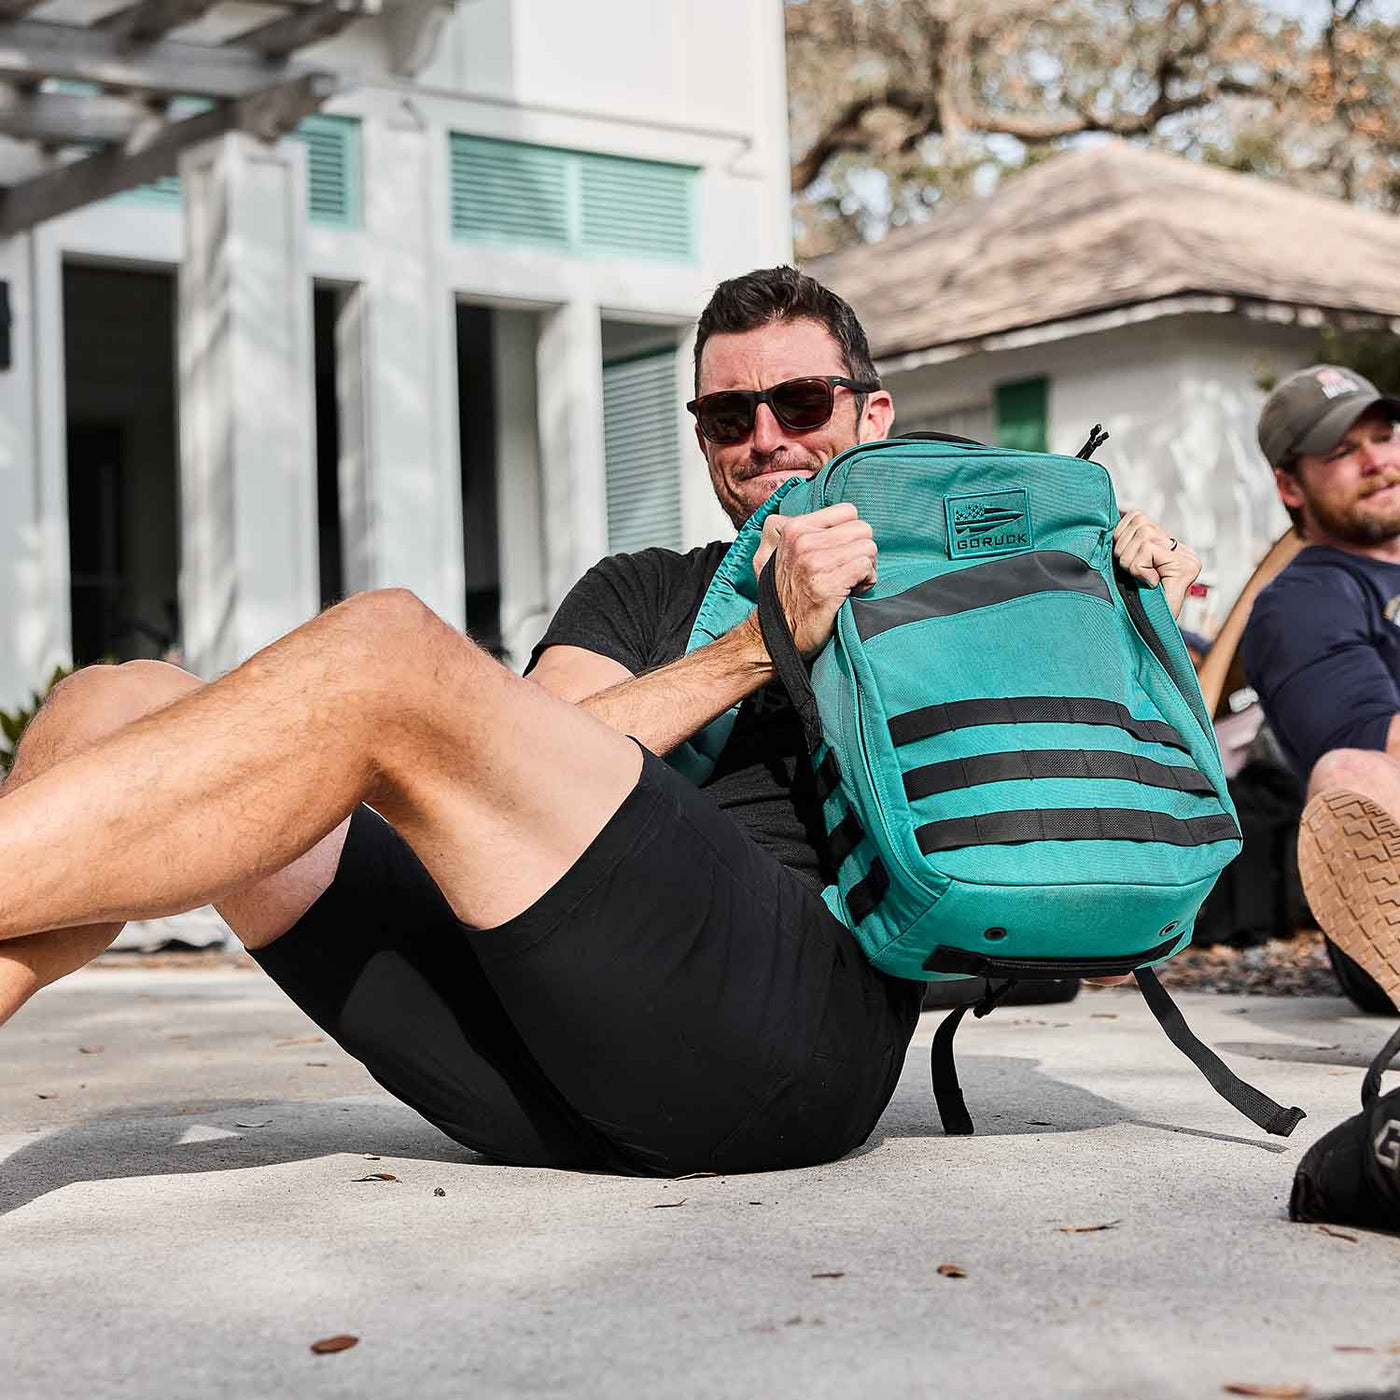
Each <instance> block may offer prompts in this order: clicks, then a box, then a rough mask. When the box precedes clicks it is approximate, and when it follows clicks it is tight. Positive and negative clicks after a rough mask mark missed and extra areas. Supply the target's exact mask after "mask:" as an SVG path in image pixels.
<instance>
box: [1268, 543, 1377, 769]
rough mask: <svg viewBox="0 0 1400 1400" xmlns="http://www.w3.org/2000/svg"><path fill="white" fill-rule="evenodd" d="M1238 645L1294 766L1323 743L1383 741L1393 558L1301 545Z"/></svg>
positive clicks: (1307, 762)
mask: <svg viewBox="0 0 1400 1400" xmlns="http://www.w3.org/2000/svg"><path fill="white" fill-rule="evenodd" d="M1243 655H1244V666H1245V673H1246V675H1248V677H1249V683H1250V685H1252V686H1253V687H1254V689H1255V690H1256V691H1258V692H1259V699H1260V702H1261V703H1262V704H1263V706H1264V714H1265V715H1266V716H1267V718H1268V721H1269V726H1270V728H1271V729H1272V730H1273V731H1274V734H1275V736H1276V737H1277V739H1278V740H1279V742H1280V743H1281V744H1282V745H1283V748H1284V752H1285V753H1286V754H1287V755H1288V757H1289V759H1290V760H1291V761H1292V763H1293V766H1294V768H1296V769H1297V771H1298V774H1299V776H1301V777H1306V776H1307V774H1308V772H1309V771H1310V770H1311V768H1312V766H1313V764H1314V763H1316V762H1317V760H1318V759H1319V758H1321V757H1322V755H1323V754H1324V753H1326V752H1327V751H1328V750H1329V749H1342V748H1346V749H1377V750H1383V749H1384V748H1385V741H1386V735H1387V733H1388V732H1389V729H1390V721H1391V717H1392V716H1393V715H1395V714H1396V713H1397V712H1398V711H1400V564H1387V563H1385V562H1383V561H1382V560H1379V559H1368V558H1364V557H1363V556H1361V555H1359V554H1348V553H1346V552H1345V551H1344V550H1340V549H1332V548H1331V547H1330V546H1327V545H1309V546H1308V547H1307V548H1306V549H1304V550H1302V551H1301V552H1300V553H1299V554H1298V555H1297V556H1296V557H1295V558H1294V559H1293V560H1292V561H1291V562H1290V563H1289V565H1288V567H1287V568H1285V569H1284V570H1283V572H1282V573H1281V574H1279V576H1278V577H1277V578H1276V579H1275V580H1274V581H1273V582H1272V583H1271V584H1270V585H1269V586H1268V587H1267V588H1266V589H1264V591H1263V592H1262V593H1260V595H1259V597H1258V598H1257V599H1256V600H1255V603H1254V607H1253V609H1252V610H1251V612H1250V615H1249V625H1248V627H1246V629H1245V634H1244V642H1243Z"/></svg>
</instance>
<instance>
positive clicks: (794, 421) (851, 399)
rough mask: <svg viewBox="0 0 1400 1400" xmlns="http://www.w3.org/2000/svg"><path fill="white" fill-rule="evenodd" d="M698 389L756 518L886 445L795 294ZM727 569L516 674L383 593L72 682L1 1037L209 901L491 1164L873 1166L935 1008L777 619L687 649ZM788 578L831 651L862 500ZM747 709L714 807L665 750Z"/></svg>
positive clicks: (746, 314)
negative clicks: (786, 696)
mask: <svg viewBox="0 0 1400 1400" xmlns="http://www.w3.org/2000/svg"><path fill="white" fill-rule="evenodd" d="M696 366H697V376H696V388H697V394H698V397H697V399H696V401H695V403H694V404H693V405H692V409H693V411H694V412H695V415H696V419H697V425H698V432H699V441H700V446H701V448H702V450H703V452H704V455H705V458H706V460H707V463H708V465H709V471H710V479H711V482H712V484H713V486H714V490H715V494H716V496H717V497H718V499H719V501H720V503H721V505H722V506H723V507H724V509H725V511H726V513H727V514H728V515H729V518H730V519H731V520H732V521H733V522H734V523H735V525H736V526H737V525H739V524H741V523H742V522H743V521H744V520H745V519H747V518H748V516H749V515H750V514H751V513H752V512H753V510H754V509H755V508H756V507H757V506H758V505H760V504H761V503H762V502H763V501H765V500H766V499H767V498H768V496H769V495H771V494H772V492H773V491H774V490H775V489H776V488H777V486H778V485H779V484H780V483H781V482H782V481H783V480H785V479H787V478H788V477H790V476H794V475H796V476H808V477H809V476H811V475H813V474H815V473H816V471H818V470H819V469H820V467H821V466H822V465H823V464H824V463H825V462H827V461H829V460H830V459H831V458H832V457H833V456H835V455H836V454H837V453H838V452H840V451H842V450H843V449H845V448H847V447H850V446H852V445H853V444H854V443H856V442H859V441H862V440H868V439H871V438H879V437H883V436H885V434H886V433H887V432H888V431H889V428H890V425H891V422H892V419H893V405H892V403H891V400H890V396H889V394H888V393H887V392H885V390H884V389H882V388H881V387H880V384H879V379H878V377H877V376H876V374H875V370H874V366H873V365H872V364H871V361H870V354H869V349H868V347H867V344H866V339H865V335H864V332H863V331H862V330H861V328H860V325H859V323H858V322H857V321H856V319H855V316H854V315H853V313H852V312H851V310H850V308H849V307H848V306H847V305H846V304H845V303H844V302H842V301H841V300H840V299H839V298H838V297H836V296H834V295H833V294H832V293H830V292H829V291H827V290H826V289H825V288H822V287H821V286H819V285H818V284H817V283H815V282H813V281H812V280H811V279H810V278H807V277H804V276H802V275H800V274H799V273H797V272H795V271H794V270H793V269H791V268H776V269H772V270H769V271H764V272H756V273H752V274H750V275H748V276H747V277H741V278H737V279H735V280H733V281H731V282H727V283H725V284H723V285H722V286H721V287H720V288H719V289H718V290H717V291H716V293H715V295H714V298H713V299H712V301H711V303H710V305H709V307H708V308H707V309H706V311H705V313H704V315H703V316H702V317H701V320H700V324H699V327H698V331H697V341H696ZM794 381H796V382H794ZM1174 543H1175V542H1174V541H1169V540H1168V539H1167V538H1166V536H1165V535H1164V533H1163V532H1162V531H1161V530H1160V528H1159V527H1157V526H1156V525H1154V524H1153V523H1152V522H1151V521H1148V520H1147V519H1146V518H1145V517H1143V516H1141V515H1140V514H1138V513H1136V512H1134V513H1131V514H1129V515H1127V516H1125V517H1124V519H1123V520H1122V521H1121V522H1120V524H1119V527H1118V531H1117V544H1116V553H1117V555H1118V557H1119V558H1120V560H1121V561H1122V562H1123V564H1124V566H1125V567H1127V568H1130V569H1131V570H1133V571H1134V572H1135V573H1137V574H1139V575H1140V576H1141V577H1143V578H1144V579H1145V580H1147V581H1148V582H1150V583H1153V584H1155V583H1157V582H1159V581H1160V582H1161V583H1162V584H1163V586H1164V587H1165V588H1166V589H1167V590H1168V593H1169V596H1170V597H1171V598H1172V601H1173V604H1174V606H1179V605H1180V600H1181V597H1182V596H1184V593H1185V590H1186V587H1187V586H1188V585H1189V583H1190V582H1191V580H1192V579H1193V578H1194V577H1195V573H1196V570H1197V568H1198V567H1199V566H1198V565H1196V564H1195V561H1194V556H1192V555H1191V554H1190V553H1189V551H1187V550H1186V549H1184V548H1181V549H1174V548H1173V545H1174ZM723 550H724V546H723V545H720V544H715V545H710V546H707V547H705V548H703V549H699V550H695V551H692V552H691V553H690V554H686V555H677V554H673V553H670V552H668V551H664V550H648V551H644V552H643V553H641V554H637V555H630V556H621V557H617V558H613V559H608V560H605V561H603V563H601V564H599V565H598V566H597V567H596V568H595V569H593V570H592V571H591V572H590V573H589V574H588V575H587V576H586V577H585V578H584V579H583V580H582V581H581V582H580V583H579V585H578V586H577V588H576V589H575V590H574V591H573V593H571V594H570V596H569V598H568V599H567V600H566V601H565V603H564V606H563V607H562V608H561V609H560V612H559V615H558V616H557V617H556V618H555V619H554V622H553V623H552V624H551V627H550V629H549V632H548V633H547V635H546V636H545V638H544V640H543V641H542V642H541V643H540V646H539V647H538V648H537V649H536V652H535V656H534V658H532V660H533V663H534V664H533V670H532V672H531V675H530V678H529V679H528V680H526V679H521V678H520V677H517V676H514V675H512V674H511V673H510V672H509V671H507V670H505V669H504V668H503V667H501V666H499V665H497V664H496V663H494V662H493V661H492V660H491V659H490V658H489V657H487V656H486V655H485V654H484V653H483V652H482V651H481V650H480V649H479V648H478V647H476V646H474V645H473V644H472V643H471V642H470V641H469V640H467V639H465V638H463V637H461V636H460V635H459V634H457V633H455V632H454V631H452V629H450V628H449V627H447V626H445V625H444V624H443V623H442V622H441V621H439V620H438V619H437V618H436V617H435V616H433V615H432V614H431V613H430V612H428V610H427V609H425V608H424V607H423V606H422V605H421V604H419V603H418V602H417V601H416V600H415V599H413V598H412V597H411V596H410V595H408V594H405V593H402V592H395V591H388V592H382V593H370V594H364V595H360V596H358V597H354V598H351V599H348V600H347V601H346V602H344V603H341V604H340V605H339V606H337V607H334V608H332V609H330V610H329V611H327V612H325V613H323V614H322V615H321V616H320V617H318V618H316V619H315V620H313V621H312V622H309V623H307V624H306V625H305V626H304V627H301V628H299V629H297V630H296V631H295V632H293V633H291V634H289V635H288V636H287V637H284V638H283V639H282V640H280V641H278V642H276V643H274V644H273V645H272V646H270V647H268V648H267V649H266V650H264V651H262V652H260V653H259V654H258V655H257V656H255V657H253V658H252V659H251V660H250V661H248V662H246V663H245V664H244V665H243V666H241V667H239V668H238V669H237V670H235V671H233V672H232V673H230V674H229V675H228V676H225V677H224V678H222V679H221V680H219V681H217V682H214V683H213V684H210V685H203V684H201V683H200V682H199V681H198V680H197V679H195V678H194V677H190V676H186V675H184V674H183V673H181V672H178V671H175V670H174V669H173V668H168V667H162V666H160V665H159V664H157V663H144V664H142V663H128V664H127V665H126V666H122V667H117V668H97V669H93V670H89V671H85V672H81V673H79V675H77V676H75V677H73V678H72V679H71V680H69V681H67V682H65V683H64V685H63V686H61V687H60V688H59V690H58V691H57V693H56V694H55V696H54V698H53V699H52V700H51V701H50V703H49V704H48V705H47V706H46V707H45V708H44V710H43V711H42V712H41V713H40V715H39V716H38V717H37V718H36V720H35V721H34V724H33V726H32V727H31V731H30V733H28V734H27V735H26V736H25V740H24V743H23V744H22V746H21V750H20V755H19V760H18V763H17V765H16V767H15V770H14V773H13V775H12V778H11V781H10V784H9V785H8V786H7V788H6V789H5V791H4V795H3V797H0V852H3V855H2V856H0V862H2V863H3V864H0V1019H3V1018H4V1016H5V1015H7V1014H9V1013H10V1012H12V1011H13V1010H14V1009H15V1007H16V1006H18V1005H19V1003H20V1002H21V1001H23V999H24V998H25V997H26V996H27V995H29V994H30V992H32V991H33V989H34V988H35V987H37V986H38V985H40V984H42V983H45V982H48V981H52V980H53V979H54V978H55V977H57V976H60V975H62V974H63V973H64V972H66V971H69V970H71V969H72V968H75V967H77V966H80V965H81V963H82V962H83V961H85V960H86V959H88V958H91V957H92V956H94V955H95V954H96V953H97V952H98V951H99V950H100V949H101V948H102V947H104V946H105V945H106V943H107V942H108V941H109V940H110V939H111V938H112V937H113V936H114V934H115V931H116V930H117V929H118V928H119V927H120V921H121V920H123V919H128V918H136V917H142V916H148V915H154V914H162V913H168V912H171V911H173V910H177V909H185V908H190V907H192V906H197V905H200V904H203V903H206V902H214V903H215V904H216V905H217V907H218V909H219V911H220V913H221V914H222V915H223V917H224V918H225V919H226V920H227V921H228V922H229V924H230V925H231V926H232V928H233V929H234V931H235V932H236V933H237V934H238V936H239V937H240V938H241V939H242V941H243V943H244V945H245V946H246V947H247V948H248V949H249V950H250V951H251V952H252V953H253V955H254V957H255V958H256V959H257V960H258V961H259V962H260V963H261V964H262V966H263V967H264V968H265V969H266V970H267V971H268V972H269V973H270V974H271V976H272V977H273V978H274V979H275V980H276V981H277V982H278V983H279V984H280V985H281V986H282V987H283V988H285V989H286V990H287V992H288V993H289V994H290V995H291V996H292V997H293V999H294V1000H295V1001H296V1002H297V1003H298V1005H300V1006H301V1007H303V1009H305V1010H306V1011H307V1012H308V1013H309V1014H310V1015H311V1016H312V1017H314V1018H315V1020H316V1021H317V1022H318V1024H320V1025H321V1026H322V1027H323V1028H324V1029H325V1030H326V1032H327V1033H328V1034H329V1035H331V1036H332V1037H333V1038H334V1039H336V1040H337V1041H338V1042H339V1043H340V1044H341V1045H342V1046H344V1047H345V1048H346V1049H347V1050H348V1051H349V1052H350V1053H351V1054H353V1055H356V1056H357V1057H359V1058H360V1059H361V1060H362V1061H363V1062H364V1063H365V1064H366V1065H367V1066H368V1067H369V1069H370V1070H371V1072H372V1073H373V1074H374V1075H375V1076H376V1078H378V1079H379V1080H380V1082H381V1083H383V1084H384V1085H385V1086H386V1087H387V1088H388V1089H389V1090H390V1091H391V1092H392V1093H394V1094H396V1095H397V1096H398V1097H400V1098H401V1099H403V1100H404V1101H405V1102H407V1103H409V1104H410V1105H412V1106H413V1107H414V1108H416V1109H417V1110H418V1111H419V1112H420V1113H422V1114H423V1115H424V1116H425V1117H427V1118H428V1119H430V1120H431V1121H432V1122H434V1123H436V1124H437V1125H438V1126H439V1127H441V1128H442V1129H443V1130H444V1131H445V1132H447V1133H449V1134H450V1135H451V1136H453V1137H454V1138H456V1139H457V1140H458V1141H460V1142H462V1143H465V1144H466V1145H468V1146H470V1147H473V1148H476V1149H478V1150H480V1151H482V1152H484V1153H487V1154H489V1155H491V1156H493V1157H496V1158H498V1159H501V1160H504V1161H508V1162H517V1163H534V1164H540V1165H550V1166H572V1167H591V1168H602V1169H607V1170H613V1171H623V1172H637V1173H658V1174H676V1173H680V1172H686V1171H694V1170H713V1171H722V1172H727V1171H740V1170H753V1169H771V1168H776V1167H783V1166H796V1165H802V1164H807V1163H812V1162H817V1161H823V1160H828V1159H831V1158H834V1157H837V1156H840V1155H841V1154H843V1153H845V1152H847V1151H849V1150H850V1149H851V1148H853V1147H855V1146H857V1145H858V1144H859V1143H860V1142H862V1141H863V1140H864V1139H865V1137H866V1136H867V1135H868V1134H869V1132H870V1131H871V1129H872V1128H873V1126H874V1124H875V1121H876V1119H877V1118H878V1117H879V1115H880V1113H881V1112H882V1110H883V1109H884V1106H885V1104H886V1103H887V1101H888V1100H889V1097H890V1095H891V1093H892V1092H893V1088H894V1085H895V1082H896V1080H897V1078H898V1076H899V1072H900V1069H901V1067H902V1064H903V1060H904V1051H905V1048H906V1046H907V1043H908V1040H909V1037H910V1035H911V1033H912V1031H913V1028H914V1024H915V1021H916V1018H917V1016H918V1012H919V1000H920V996H921V994H922V991H923V987H922V984H921V983H915V982H908V981H901V980H898V979H893V978H889V977H886V976H884V975H883V974H881V973H879V972H877V971H875V970H874V969H873V968H872V967H871V966H870V965H869V964H868V963H867V962H866V961H865V959H864V958H863V957H862V956H861V954H860V952H859V950H858V948H857V946H856V944H855V942H854V940H853V939H852V938H851V936H850V935H849V933H848V932H847V931H846V929H845V928H844V927H842V926H841V925H840V924H839V923H838V922H837V921H836V920H835V919H834V918H833V917H832V916H831V914H830V913H829V912H828V911H827V909H826V906H825V905H824V904H823V903H822V901H821V899H820V898H819V895H818V891H819V889H820V888H821V886H822V884H823V883H824V872H823V864H824V837H823V833H822V831H821V827H820V822H819V820H818V817H817V810H816V803H815V799H814V796H813V793H812V787H811V783H812V777H811V774H810V772H809V770H808V767H807V764H806V760H805V754H804V751H803V746H802V740H801V732H800V728H799V726H798V725H797V723H796V721H795V719H794V717H793V716H792V715H791V713H790V711H788V710H787V709H786V707H784V706H783V705H781V704H778V703H775V702H774V697H773V696H772V695H771V692H768V691H765V690H764V687H765V686H766V685H767V683H768V682H769V681H770V680H771V679H772V675H773V672H772V667H771V665H770V663H769V660H768V656H767V653H766V651H765V650H764V647H763V642H762V637H761V634H760V632H759V629H758V627H757V625H756V620H755V619H754V618H753V617H752V616H750V618H749V619H747V620H746V621H745V622H744V623H741V624H740V625H739V626H738V627H736V628H735V629H734V630H733V631H732V632H730V633H728V634H726V635H725V636H723V637H721V638H719V639H718V640H717V641H716V642H714V643H712V644H711V645H709V646H707V647H704V648H702V649H701V650H699V651H697V652H695V653H694V654H692V655H690V656H684V657H683V656H682V652H683V650H684V647H685V643H686V639H687V636H688V633H689V630H690V626H691V622H692V619H693V617H694V615H695V612H696V610H697V608H698V605H699V602H700V598H701V596H702V594H703V592H704V590H705V587H706V584H707V583H708V580H709V578H710V576H711V575H712V573H713V571H714V569H715V567H716V566H717V564H718V562H719V559H720V557H721V555H722V553H723ZM770 556H771V557H773V558H774V560H775V564H774V568H775V571H776V578H777V582H778V589H779V595H780V599H781V601H782V604H783V607H784V610H785V612H786V614H787V616H788V620H789V622H790V623H791V624H792V628H793V632H794V635H795V637H796V639H797V642H798V645H799V647H800V648H801V649H802V650H803V651H804V652H806V653H808V654H810V653H813V652H815V651H816V650H817V649H818V648H819V647H820V646H821V645H822V644H823V643H824V642H825V640H826V639H827V637H828V636H829V635H830V632H831V628H832V625H833V621H834V618H835V616H836V612H837V610H838V609H839V607H840V605H841V603H842V601H843V600H844V599H845V598H846V597H847V596H848V595H849V594H850V593H851V592H852V591H853V590H855V589H859V588H862V587H867V586H869V585H871V584H873V583H874V582H875V580H876V549H875V544H874V541H873V540H872V538H871V532H870V528H869V526H868V525H866V524H865V523H864V522H863V521H861V520H859V519H857V517H856V512H855V510H854V508H853V507H851V506H848V505H837V506H832V507H829V508H827V509H824V510H820V511H816V512H814V513H812V514H810V515H807V516H802V517H794V518H782V517H777V516H775V517H773V518H772V519H770V520H769V521H768V522H766V525H765V529H764V537H763V544H762V548H761V549H760V551H759V556H758V560H757V563H758V565H759V566H760V567H761V566H762V564H763V563H764V562H766V560H767V559H768V558H769V557H770ZM760 696H761V697H762V698H761V702H760V701H759V699H758V697H760ZM746 697H755V698H754V699H750V700H749V702H748V703H746V704H745V705H744V707H743V712H742V714H741V716H740V718H739V720H738V722H737V724H736V727H735V731H734V734H733V736H732V739H731V741H730V742H729V744H728V745H727V748H726V750H725V752H724V754H723V755H722V756H721V759H720V763H719V766H718V768H717V770H716V772H715V775H714V777H713V779H712V780H711V781H710V783H709V784H708V786H707V787H706V788H705V790H704V791H701V790H699V789H697V788H695V787H693V786H691V785H690V784H689V783H688V782H686V781H685V780H684V779H682V778H681V777H680V776H679V775H678V774H677V773H676V772H674V771H673V770H672V769H671V768H669V767H668V766H667V765H666V764H665V763H664V761H662V760H661V759H659V758H657V757H655V755H656V754H661V753H665V752H667V751H668V750H670V749H671V748H673V747H674V746H676V745H677V744H679V743H680V742H681V741H682V740H684V739H686V738H687V737H689V736H690V735H692V734H694V733H695V732H696V731H698V730H699V729H700V728H702V727H703V726H704V725H705V724H707V723H708V722H709V721H710V720H711V719H713V718H715V717H716V716H717V715H719V714H721V713H723V712H724V711H725V710H727V709H728V708H729V707H731V706H732V705H735V704H736V703H738V702H740V701H743V700H745V698H746ZM122 725H125V727H124V728H122V727H119V726H122ZM629 736H630V737H629ZM371 808H372V810H371Z"/></svg>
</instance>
